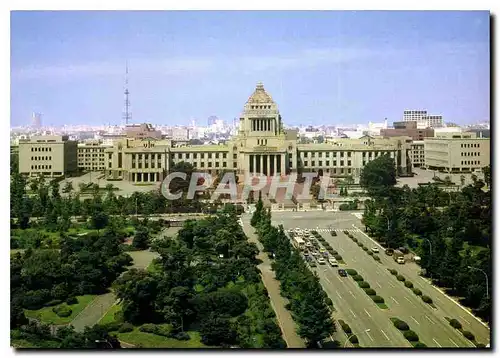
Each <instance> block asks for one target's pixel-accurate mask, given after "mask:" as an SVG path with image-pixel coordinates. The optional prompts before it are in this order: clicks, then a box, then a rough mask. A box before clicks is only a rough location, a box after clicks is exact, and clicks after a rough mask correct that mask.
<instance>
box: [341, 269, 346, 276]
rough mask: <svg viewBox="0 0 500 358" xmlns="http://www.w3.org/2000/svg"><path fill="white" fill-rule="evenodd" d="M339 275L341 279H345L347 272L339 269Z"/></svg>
mask: <svg viewBox="0 0 500 358" xmlns="http://www.w3.org/2000/svg"><path fill="white" fill-rule="evenodd" d="M339 275H340V276H342V277H347V272H346V271H345V270H344V269H339Z"/></svg>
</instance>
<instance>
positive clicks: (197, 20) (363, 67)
mask: <svg viewBox="0 0 500 358" xmlns="http://www.w3.org/2000/svg"><path fill="white" fill-rule="evenodd" d="M489 43H490V38H489V13H488V12H458V11H450V12H438V11H434V12H428V11H427V12H409V11H407V12H396V11H391V12H382V11H351V12H345V11H321V12H319V11H307V12H306V11H295V12H289V11H266V12H258V11H245V12H243V11H242V12H229V11H227V12H224V11H199V12H188V11H168V12H167V11H164V12H146V11H142V12H119V11H109V12H95V11H82V12H68V11H59V12H49V11H47V12H12V13H11V125H13V126H17V125H26V124H28V123H29V122H30V116H31V112H33V111H36V112H41V113H43V121H44V124H54V125H60V124H94V125H99V124H108V123H111V124H119V123H121V122H122V118H121V117H122V112H123V107H124V105H123V89H124V78H125V76H124V72H125V62H126V60H128V63H129V71H130V80H129V89H130V92H131V97H130V99H131V104H132V117H133V122H150V123H155V124H171V125H173V124H188V123H189V122H190V121H191V120H193V119H195V120H196V121H197V123H198V124H200V125H206V123H207V118H208V117H209V116H211V115H216V116H218V117H219V118H222V119H225V120H228V121H230V120H232V119H233V118H235V117H238V116H239V114H240V112H241V110H242V108H243V105H244V103H245V102H246V100H247V99H248V96H249V95H250V94H251V93H252V92H253V90H254V87H255V84H256V83H257V82H258V81H262V82H263V83H264V86H265V88H266V90H267V91H268V92H269V93H270V94H271V96H272V97H273V98H274V100H275V101H276V102H277V103H278V105H279V108H280V111H281V114H282V116H283V119H284V121H285V123H286V124H289V125H292V124H293V125H298V124H312V125H319V124H353V123H367V122H368V121H372V122H380V121H383V119H384V118H386V117H387V118H388V120H389V122H390V123H392V122H393V121H395V120H400V119H401V117H402V113H403V110H404V109H427V110H428V111H429V112H431V113H433V114H442V115H443V116H444V118H445V121H451V122H456V123H475V122H478V121H484V120H489V113H490V108H489V107H490V54H489V48H490V45H489Z"/></svg>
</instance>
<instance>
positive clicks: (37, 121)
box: [31, 112, 42, 128]
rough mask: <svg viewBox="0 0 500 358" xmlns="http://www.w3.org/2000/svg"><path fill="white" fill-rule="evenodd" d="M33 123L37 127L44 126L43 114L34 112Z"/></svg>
mask: <svg viewBox="0 0 500 358" xmlns="http://www.w3.org/2000/svg"><path fill="white" fill-rule="evenodd" d="M31 124H32V126H33V127H35V128H40V127H41V126H42V114H41V113H36V112H33V115H32V117H31Z"/></svg>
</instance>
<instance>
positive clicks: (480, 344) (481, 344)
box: [476, 343, 486, 348]
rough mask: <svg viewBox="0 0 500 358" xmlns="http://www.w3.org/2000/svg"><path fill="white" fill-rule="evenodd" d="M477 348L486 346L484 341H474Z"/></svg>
mask: <svg viewBox="0 0 500 358" xmlns="http://www.w3.org/2000/svg"><path fill="white" fill-rule="evenodd" d="M476 347H477V348H486V345H485V344H484V343H476Z"/></svg>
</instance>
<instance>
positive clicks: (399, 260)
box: [396, 257, 405, 265]
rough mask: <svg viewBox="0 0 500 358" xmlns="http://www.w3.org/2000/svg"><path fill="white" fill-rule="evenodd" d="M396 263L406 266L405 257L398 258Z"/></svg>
mask: <svg viewBox="0 0 500 358" xmlns="http://www.w3.org/2000/svg"><path fill="white" fill-rule="evenodd" d="M396 262H397V263H398V264H400V265H402V264H404V263H405V258H404V257H398V258H397V259H396Z"/></svg>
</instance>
